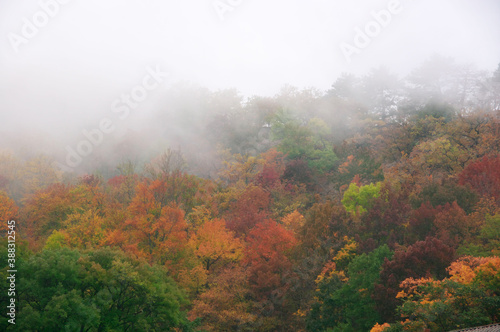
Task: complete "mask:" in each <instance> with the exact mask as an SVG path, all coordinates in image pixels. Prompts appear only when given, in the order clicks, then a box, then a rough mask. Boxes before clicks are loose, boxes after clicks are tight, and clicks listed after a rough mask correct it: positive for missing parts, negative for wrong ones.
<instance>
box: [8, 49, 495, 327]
mask: <svg viewBox="0 0 500 332" xmlns="http://www.w3.org/2000/svg"><path fill="white" fill-rule="evenodd" d="M443 64H446V66H443ZM438 68H446V70H444V69H438ZM179 95H183V96H195V95H196V96H197V97H196V98H198V99H196V100H197V101H198V103H197V104H196V103H195V102H193V100H190V99H189V98H184V97H183V98H184V99H182V98H180V97H179V98H180V99H182V100H181V101H179V100H180V99H179V100H177V99H176V100H177V101H176V104H177V105H178V107H179V109H182V110H183V112H184V114H185V117H183V118H178V119H173V118H169V116H168V115H167V114H163V113H161V112H159V113H158V114H157V116H156V117H155V118H154V119H152V120H151V123H153V122H154V123H156V124H157V125H156V126H155V130H157V131H158V132H161V127H162V124H165V127H167V124H168V126H170V127H171V126H175V127H176V128H177V130H178V132H182V133H183V135H184V136H183V137H188V138H190V139H196V142H198V141H199V144H200V146H202V147H203V150H204V151H205V153H204V154H202V153H201V152H200V153H198V152H196V153H194V152H193V151H189V150H186V151H184V150H183V149H182V147H180V148H178V147H177V145H175V144H172V145H170V146H167V145H164V146H162V152H160V153H155V156H152V157H151V158H149V157H147V158H146V157H144V156H146V154H145V153H144V151H145V150H147V147H148V145H147V144H142V145H141V144H139V145H133V144H128V145H127V144H125V145H124V144H121V145H120V144H118V145H117V146H126V148H123V150H117V151H119V152H118V153H123V154H122V155H121V156H120V157H122V158H121V161H120V162H117V163H116V164H114V165H113V163H112V162H111V161H109V160H107V161H102V163H99V162H98V161H95V160H98V159H88V162H87V163H86V164H85V165H84V167H87V169H86V170H85V172H80V171H79V172H74V173H69V172H63V171H62V170H60V169H58V168H56V167H54V166H53V165H54V164H53V161H54V160H53V158H52V157H51V156H50V155H49V154H37V155H34V156H29V157H28V156H26V155H21V154H17V153H16V151H7V150H5V151H2V152H1V153H0V220H2V224H1V229H2V233H3V236H2V239H3V241H4V243H3V244H2V254H1V255H0V262H1V266H2V268H3V269H2V271H1V278H2V279H3V280H6V278H7V276H8V272H7V270H8V266H7V258H8V255H7V241H6V233H7V231H8V226H7V223H6V221H7V220H15V221H16V232H17V233H16V235H17V237H16V246H17V247H16V248H17V252H16V262H17V263H16V264H17V271H18V280H17V293H16V301H17V304H18V305H19V307H18V310H19V311H18V314H17V320H16V324H15V325H12V324H8V323H7V322H6V321H5V320H2V321H1V325H2V326H0V329H1V330H6V331H372V332H380V331H385V332H389V331H451V330H455V329H459V328H466V327H473V326H481V325H487V324H492V323H497V322H500V66H499V68H498V70H496V71H495V72H494V73H493V74H491V73H484V72H481V71H477V70H474V69H473V68H471V67H468V66H466V65H461V64H455V63H452V62H450V61H449V60H448V59H444V58H440V57H432V58H430V59H428V60H427V61H426V62H424V63H423V64H422V65H421V66H420V67H418V68H415V69H414V70H413V71H412V72H411V73H410V74H408V76H406V77H403V78H399V77H397V76H395V75H393V74H391V73H390V71H389V70H388V69H386V68H383V67H382V68H378V69H374V70H373V71H372V72H370V73H369V74H367V75H365V76H361V77H358V76H354V75H350V74H345V75H343V76H341V77H340V78H338V79H337V80H336V81H335V82H334V84H333V85H332V87H331V89H330V90H328V91H318V90H315V89H303V90H300V89H296V88H293V87H290V86H287V87H285V88H283V90H282V91H281V92H280V93H279V94H277V95H276V96H274V97H258V96H254V97H251V98H249V99H248V100H246V101H242V100H241V97H240V96H239V95H238V92H237V91H235V90H225V91H216V92H210V91H208V92H207V90H205V89H202V88H195V87H186V86H184V87H181V88H178V90H175V91H174V92H173V94H172V96H173V97H171V98H173V99H175V96H179ZM200 96H201V97H200ZM200 100H201V101H200ZM190 119H193V120H192V121H191V120H190ZM195 119H196V120H195ZM156 128H158V129H156ZM134 135H139V136H140V133H136V134H131V136H130V137H128V138H126V139H128V140H130V141H133V140H134V137H136V136H134ZM165 137H166V136H165ZM169 137H170V136H169ZM179 146H181V145H179ZM120 151H121V152H120ZM95 154H99V151H98V150H96V151H95ZM103 154H105V153H103ZM118 159H119V158H115V159H114V160H118ZM101 160H103V159H101ZM91 168H92V169H91ZM2 287H3V288H2V290H1V291H0V301H1V303H8V301H9V298H8V297H7V291H6V290H5V287H7V284H2Z"/></svg>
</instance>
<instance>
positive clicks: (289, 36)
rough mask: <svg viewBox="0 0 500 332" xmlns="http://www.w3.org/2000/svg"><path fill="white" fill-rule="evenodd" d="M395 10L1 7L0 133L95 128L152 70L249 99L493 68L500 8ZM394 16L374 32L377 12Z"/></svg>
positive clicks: (230, 3)
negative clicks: (450, 65) (441, 62)
mask: <svg viewBox="0 0 500 332" xmlns="http://www.w3.org/2000/svg"><path fill="white" fill-rule="evenodd" d="M394 1H395V0H390V1H388V0H382V1H378V0H377V1H351V0H349V1H348V0H343V1H334V0H308V1H305V0H304V1H299V0H286V1H285V0H276V1H264V0H251V1H250V0H220V1H214V0H184V1H170V0H142V1H139V0H64V1H63V0H58V1H56V0H41V1H33V0H24V1H13V0H11V1H8V0H0V112H1V113H0V123H1V124H9V125H13V126H16V125H22V124H26V123H28V122H32V121H36V122H38V123H39V124H40V125H41V126H44V124H49V125H50V123H55V124H59V128H58V130H61V131H64V130H68V131H70V130H73V129H72V127H71V126H69V125H68V126H65V125H63V126H61V124H65V123H68V124H69V123H72V122H74V121H82V122H85V121H94V120H93V119H96V118H97V119H99V116H101V114H105V113H107V112H109V109H110V105H111V104H112V102H113V101H114V100H115V99H116V98H118V97H119V96H120V94H121V93H123V92H126V91H130V89H131V88H132V87H133V86H134V85H136V84H138V83H140V82H141V80H142V79H143V77H144V76H145V75H146V74H147V69H146V68H147V67H148V66H152V67H154V66H156V65H160V66H161V67H162V68H164V69H165V70H166V69H167V68H168V69H169V71H170V75H171V76H170V78H169V79H168V80H167V81H168V82H167V83H166V84H168V83H169V82H171V81H175V80H189V81H193V82H196V83H198V84H200V85H202V86H206V87H208V88H210V89H212V90H216V89H223V88H231V87H235V88H237V89H238V90H239V91H241V92H242V93H243V94H244V95H245V96H251V95H254V94H258V95H274V94H275V93H277V92H278V90H279V89H280V87H282V86H283V85H284V84H291V85H294V86H297V87H301V88H302V87H317V88H319V89H321V90H326V89H328V88H329V87H330V86H331V84H332V83H333V82H334V81H335V79H336V78H337V77H338V75H339V74H341V73H342V72H345V71H348V72H353V73H355V74H362V73H365V72H367V71H368V70H369V69H370V68H373V67H377V66H380V65H386V66H387V67H388V68H390V69H391V70H392V71H393V72H395V73H399V74H401V75H404V74H405V73H407V72H408V71H409V70H411V69H414V68H415V67H416V66H418V65H419V64H420V63H421V62H422V61H423V60H425V59H426V58H427V57H429V56H430V55H432V54H433V53H439V54H441V55H444V56H451V57H454V58H455V59H456V60H457V62H469V63H474V64H475V65H476V66H477V67H478V68H479V69H486V70H490V71H491V70H494V69H495V68H496V66H497V65H498V63H499V62H500V34H499V32H500V1H498V0H481V1H477V0H476V1H472V0H469V1H465V0H444V1H432V0H420V1H417V0H401V1H400V2H399V5H398V4H397V1H396V2H394ZM42 4H45V5H42ZM54 4H56V5H54ZM391 6H392V7H394V8H396V7H397V9H398V10H397V11H394V12H393V13H392V14H391V17H390V18H387V17H385V20H386V21H385V23H384V22H383V23H384V24H383V25H385V26H382V25H380V24H379V29H378V30H377V27H376V26H373V22H374V21H375V18H374V16H373V12H376V13H381V11H386V10H388V9H390V8H392V7H391ZM42 7H45V13H44V12H42V11H43V10H44V9H43V8H42ZM47 13H48V14H47ZM389 13H390V12H389ZM49 14H51V15H49ZM47 18H48V19H47ZM46 19H47V20H46ZM389 21H390V22H389ZM32 24H35V25H39V27H36V26H35V30H36V31H35V32H33V29H30V27H29V25H32ZM370 24H371V25H370ZM370 27H371V28H373V29H375V30H372V31H371V32H370V33H371V35H372V37H369V39H370V41H369V45H368V46H366V47H365V46H364V45H363V47H358V48H357V50H358V52H357V53H353V54H351V56H350V62H349V61H347V59H346V56H345V55H344V54H343V53H342V50H341V47H340V46H341V45H342V43H345V44H344V45H346V44H349V45H351V46H354V47H355V46H356V45H355V38H356V34H357V31H359V30H357V29H358V28H359V29H361V30H364V29H365V28H370ZM31 28H32V27H31ZM364 42H366V40H365V41H364ZM163 88H165V86H162V87H160V88H159V89H158V90H157V91H153V92H152V93H150V94H151V96H152V97H151V98H148V100H147V101H146V102H147V103H149V104H146V105H143V106H142V107H144V108H145V109H146V108H147V107H150V108H154V107H155V104H154V103H155V99H154V98H155V97H154V96H153V95H154V94H155V96H157V95H161V89H163ZM80 119H81V120H80ZM29 120H31V121H29ZM44 128H48V129H47V130H50V128H52V127H50V126H45V127H44Z"/></svg>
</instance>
